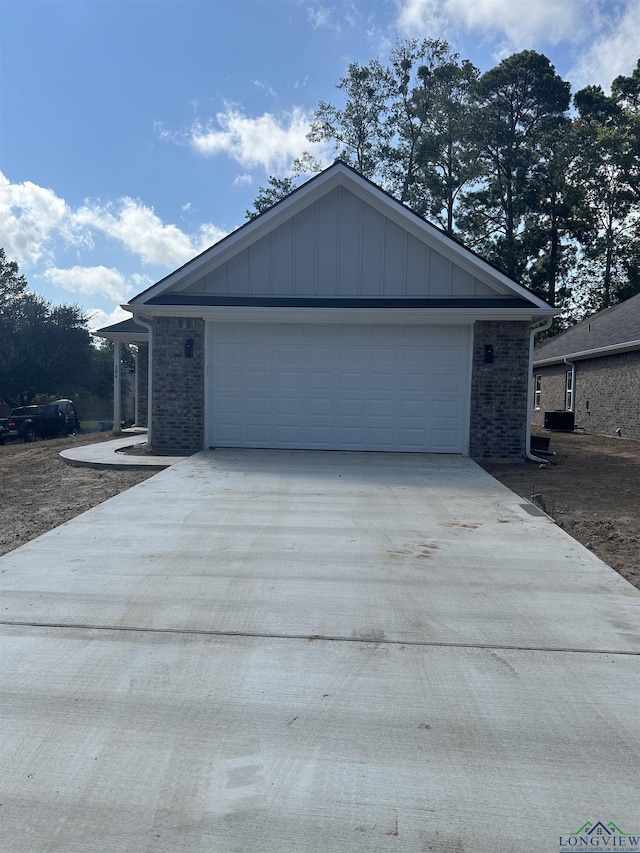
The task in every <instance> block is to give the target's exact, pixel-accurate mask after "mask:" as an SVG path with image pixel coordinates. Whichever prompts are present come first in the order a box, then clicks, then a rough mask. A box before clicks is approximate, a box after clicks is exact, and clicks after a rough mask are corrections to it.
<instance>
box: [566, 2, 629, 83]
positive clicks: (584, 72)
mask: <svg viewBox="0 0 640 853" xmlns="http://www.w3.org/2000/svg"><path fill="white" fill-rule="evenodd" d="M595 21H596V23H597V28H596V34H594V37H593V39H592V40H591V42H590V44H589V45H587V46H586V49H585V51H584V52H582V53H581V56H580V60H579V61H578V62H577V63H576V66H575V68H574V69H573V71H572V72H571V74H570V77H571V79H572V80H573V81H574V82H575V85H576V88H582V87H583V86H587V85H589V84H590V83H594V84H599V85H601V86H602V87H603V88H604V89H607V90H608V89H609V87H610V86H611V83H612V82H613V80H614V79H615V78H616V77H617V76H618V75H620V74H624V75H625V76H629V75H630V74H631V73H632V71H633V69H634V68H635V66H636V63H637V61H638V58H639V57H640V9H639V8H638V7H637V6H635V4H634V3H628V5H627V6H626V7H625V8H623V9H621V10H620V12H619V13H618V14H617V15H615V16H611V17H608V18H601V17H597V18H596V19H595Z"/></svg>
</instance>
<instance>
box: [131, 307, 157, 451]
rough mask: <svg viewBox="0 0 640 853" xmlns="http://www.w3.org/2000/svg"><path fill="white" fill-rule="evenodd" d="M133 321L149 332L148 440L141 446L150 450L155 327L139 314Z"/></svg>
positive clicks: (135, 315) (134, 316)
mask: <svg viewBox="0 0 640 853" xmlns="http://www.w3.org/2000/svg"><path fill="white" fill-rule="evenodd" d="M133 319H134V320H135V321H136V323H139V324H140V325H141V326H144V327H145V329H148V330H149V343H148V346H149V350H148V352H147V440H146V442H145V443H144V444H143V445H141V446H142V447H145V448H148V447H151V442H152V439H153V435H152V429H151V428H152V425H153V327H152V326H151V323H149V322H147V321H146V320H143V319H142V317H140V316H139V315H137V314H134V315H133Z"/></svg>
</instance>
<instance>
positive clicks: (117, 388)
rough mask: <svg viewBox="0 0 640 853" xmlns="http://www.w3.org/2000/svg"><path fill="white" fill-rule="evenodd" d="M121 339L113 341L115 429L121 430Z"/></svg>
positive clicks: (115, 430) (116, 430)
mask: <svg viewBox="0 0 640 853" xmlns="http://www.w3.org/2000/svg"><path fill="white" fill-rule="evenodd" d="M120 396H121V394H120V341H114V342H113V431H114V432H120V421H121V419H122V418H121V413H120Z"/></svg>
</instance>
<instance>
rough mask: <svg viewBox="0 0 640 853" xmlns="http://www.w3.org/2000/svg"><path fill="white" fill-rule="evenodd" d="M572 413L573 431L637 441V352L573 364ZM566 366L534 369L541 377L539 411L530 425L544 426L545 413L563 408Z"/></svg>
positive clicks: (639, 407) (639, 413) (639, 394)
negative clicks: (617, 432) (573, 415)
mask: <svg viewBox="0 0 640 853" xmlns="http://www.w3.org/2000/svg"><path fill="white" fill-rule="evenodd" d="M575 366H576V375H575V391H574V412H575V425H576V427H577V428H580V429H584V430H586V431H587V432H591V433H596V434H598V435H615V431H616V429H620V430H621V433H622V436H623V438H634V439H636V440H637V441H640V352H628V353H622V354H621V355H609V356H604V357H602V358H591V359H587V360H584V361H576V362H575ZM569 369H570V367H569V366H568V365H566V364H554V365H551V366H549V367H541V368H537V369H534V375H535V374H536V373H539V374H540V375H541V376H542V383H541V391H542V393H541V395H540V411H539V412H534V416H533V418H532V420H533V422H534V423H537V424H543V423H544V413H545V411H547V412H548V411H552V410H554V409H564V389H565V376H566V372H567V370H569Z"/></svg>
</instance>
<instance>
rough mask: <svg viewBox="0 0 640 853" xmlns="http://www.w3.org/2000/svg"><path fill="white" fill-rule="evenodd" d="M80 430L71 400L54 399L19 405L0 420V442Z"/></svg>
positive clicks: (31, 438)
mask: <svg viewBox="0 0 640 853" xmlns="http://www.w3.org/2000/svg"><path fill="white" fill-rule="evenodd" d="M76 432H80V421H79V419H78V415H77V413H76V410H75V406H74V405H73V403H72V402H71V400H54V401H53V402H52V403H47V404H46V405H45V406H20V407H19V408H17V409H14V410H13V411H12V412H11V414H10V415H9V417H8V418H4V419H3V420H2V421H0V444H4V442H5V441H6V440H8V439H12V438H21V439H22V440H23V441H35V440H36V438H50V437H52V436H57V435H72V434H73V433H76Z"/></svg>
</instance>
